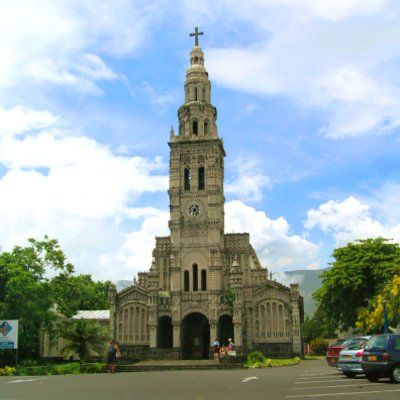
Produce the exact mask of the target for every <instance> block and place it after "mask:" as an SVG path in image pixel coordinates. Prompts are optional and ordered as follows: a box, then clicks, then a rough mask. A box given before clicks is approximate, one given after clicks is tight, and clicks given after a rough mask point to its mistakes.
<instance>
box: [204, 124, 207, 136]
mask: <svg viewBox="0 0 400 400" xmlns="http://www.w3.org/2000/svg"><path fill="white" fill-rule="evenodd" d="M204 135H208V122H207V121H205V122H204Z"/></svg>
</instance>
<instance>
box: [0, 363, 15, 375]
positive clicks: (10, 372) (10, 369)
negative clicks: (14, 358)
mask: <svg viewBox="0 0 400 400" xmlns="http://www.w3.org/2000/svg"><path fill="white" fill-rule="evenodd" d="M15 371H16V370H15V368H14V367H7V365H6V366H5V367H4V368H0V376H10V375H14V374H15Z"/></svg>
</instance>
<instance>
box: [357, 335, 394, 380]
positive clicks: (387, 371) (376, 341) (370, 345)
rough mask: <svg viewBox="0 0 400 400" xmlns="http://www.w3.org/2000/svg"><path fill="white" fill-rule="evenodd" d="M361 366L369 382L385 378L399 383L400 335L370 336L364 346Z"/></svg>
mask: <svg viewBox="0 0 400 400" xmlns="http://www.w3.org/2000/svg"><path fill="white" fill-rule="evenodd" d="M361 365H362V369H363V371H364V372H365V376H366V377H367V379H368V380H370V381H371V382H376V381H378V380H379V379H380V378H383V377H387V378H390V380H391V381H392V382H397V383H400V335H392V334H388V335H374V336H372V337H371V339H369V340H368V342H367V344H366V345H365V348H364V354H363V357H362V361H361Z"/></svg>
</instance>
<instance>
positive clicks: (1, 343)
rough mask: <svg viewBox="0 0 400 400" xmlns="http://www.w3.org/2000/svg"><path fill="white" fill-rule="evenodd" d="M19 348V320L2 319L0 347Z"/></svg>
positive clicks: (0, 323) (0, 324) (0, 322)
mask: <svg viewBox="0 0 400 400" xmlns="http://www.w3.org/2000/svg"><path fill="white" fill-rule="evenodd" d="M17 348H18V320H15V319H8V320H7V319H6V320H3V321H1V320H0V349H17Z"/></svg>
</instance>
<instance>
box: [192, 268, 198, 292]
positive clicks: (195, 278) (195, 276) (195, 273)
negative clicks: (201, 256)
mask: <svg viewBox="0 0 400 400" xmlns="http://www.w3.org/2000/svg"><path fill="white" fill-rule="evenodd" d="M192 270H193V291H194V292H197V291H198V290H199V279H198V278H199V277H198V272H199V267H198V266H197V264H193V266H192Z"/></svg>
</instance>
